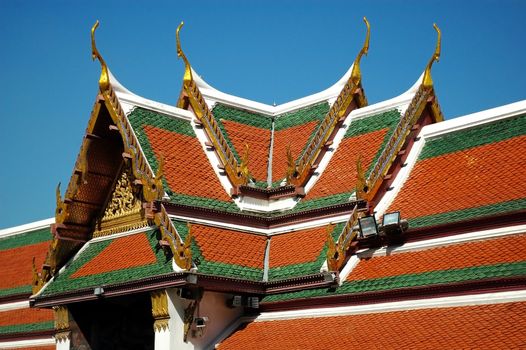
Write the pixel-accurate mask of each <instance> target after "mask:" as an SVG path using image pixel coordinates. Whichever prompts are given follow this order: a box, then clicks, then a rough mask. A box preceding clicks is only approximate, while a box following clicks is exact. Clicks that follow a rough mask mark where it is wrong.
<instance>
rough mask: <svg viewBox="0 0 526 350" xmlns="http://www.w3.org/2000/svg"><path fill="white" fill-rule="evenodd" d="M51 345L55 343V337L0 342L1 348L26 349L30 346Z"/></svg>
mask: <svg viewBox="0 0 526 350" xmlns="http://www.w3.org/2000/svg"><path fill="white" fill-rule="evenodd" d="M49 345H55V338H54V337H49V338H43V339H31V340H16V341H5V342H0V349H26V348H28V347H35V346H49Z"/></svg>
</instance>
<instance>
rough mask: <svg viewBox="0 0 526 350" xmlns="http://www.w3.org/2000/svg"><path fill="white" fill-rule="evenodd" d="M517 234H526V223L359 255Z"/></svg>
mask: <svg viewBox="0 0 526 350" xmlns="http://www.w3.org/2000/svg"><path fill="white" fill-rule="evenodd" d="M517 234H526V225H516V226H509V227H501V228H496V229H491V230H484V231H474V232H469V233H462V234H459V235H454V236H447V237H440V238H432V239H427V240H425V241H417V242H409V243H406V244H404V245H401V246H393V247H382V248H379V249H366V250H363V251H361V252H358V253H357V255H358V256H359V257H360V258H361V259H364V258H365V259H367V258H371V257H373V256H387V255H392V254H398V253H405V252H413V251H418V250H425V249H431V248H438V247H445V246H449V245H453V244H460V243H468V242H474V241H482V240H488V239H493V238H499V237H504V236H511V235H517Z"/></svg>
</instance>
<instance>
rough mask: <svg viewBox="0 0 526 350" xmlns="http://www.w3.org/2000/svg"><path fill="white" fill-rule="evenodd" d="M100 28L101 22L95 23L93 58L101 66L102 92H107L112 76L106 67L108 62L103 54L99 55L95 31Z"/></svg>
mask: <svg viewBox="0 0 526 350" xmlns="http://www.w3.org/2000/svg"><path fill="white" fill-rule="evenodd" d="M98 27H99V20H97V21H96V22H95V24H94V25H93V27H91V58H92V59H93V60H94V61H95V58H97V59H98V60H99V62H100V65H101V72H100V78H99V88H100V91H106V90H108V89H109V87H110V76H109V73H108V66H107V65H106V61H104V59H103V58H102V56H101V54H100V53H99V50H97V45H96V44H95V31H96V30H97V28H98Z"/></svg>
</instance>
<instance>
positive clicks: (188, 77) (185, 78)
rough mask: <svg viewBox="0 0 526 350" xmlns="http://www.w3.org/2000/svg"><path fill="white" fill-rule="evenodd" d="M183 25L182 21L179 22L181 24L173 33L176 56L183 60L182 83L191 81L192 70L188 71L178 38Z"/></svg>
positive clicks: (188, 64) (188, 65)
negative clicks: (175, 43)
mask: <svg viewBox="0 0 526 350" xmlns="http://www.w3.org/2000/svg"><path fill="white" fill-rule="evenodd" d="M183 25H184V21H181V24H179V26H178V27H177V30H176V31H175V37H176V40H177V56H178V57H181V58H182V59H183V61H184V65H185V69H184V76H183V81H192V70H191V69H190V62H188V59H187V58H186V55H185V54H184V52H183V49H182V48H181V39H180V38H179V31H180V30H181V28H182V27H183Z"/></svg>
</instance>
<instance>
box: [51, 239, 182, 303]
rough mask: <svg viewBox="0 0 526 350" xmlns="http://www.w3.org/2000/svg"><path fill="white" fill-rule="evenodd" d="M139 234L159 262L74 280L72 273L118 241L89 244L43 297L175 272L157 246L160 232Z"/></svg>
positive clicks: (56, 278)
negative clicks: (146, 240)
mask: <svg viewBox="0 0 526 350" xmlns="http://www.w3.org/2000/svg"><path fill="white" fill-rule="evenodd" d="M138 234H142V235H146V236H147V237H148V240H149V242H150V246H151V248H152V251H153V252H154V254H155V256H156V258H157V263H154V264H150V265H143V266H137V267H131V268H127V269H121V270H116V271H109V272H104V273H99V274H95V275H89V276H82V277H77V278H71V275H72V274H74V273H75V272H76V271H77V270H79V269H80V268H82V266H84V265H85V264H87V263H88V262H90V261H91V260H92V259H93V258H95V257H96V256H97V255H99V254H100V253H101V252H102V251H103V250H104V249H105V248H106V247H107V246H108V245H109V244H110V243H111V242H112V241H114V240H116V239H118V238H114V239H107V240H104V241H99V242H94V243H89V246H88V247H87V248H86V249H85V250H84V251H82V252H81V253H80V255H79V256H78V257H77V258H76V259H74V260H73V261H70V262H68V264H66V270H65V271H63V272H62V273H60V274H59V275H58V276H56V277H55V280H54V281H53V282H52V283H51V284H50V285H48V286H47V287H46V288H45V289H44V291H43V294H42V295H44V296H48V295H53V294H57V293H61V292H66V291H70V290H76V289H82V288H89V287H98V286H105V285H113V284H118V283H123V282H131V281H136V280H140V279H143V278H146V277H151V276H157V275H162V274H166V273H170V272H173V269H172V260H171V259H167V258H166V256H165V255H164V253H163V250H162V249H159V247H158V240H157V231H153V230H152V231H148V232H147V233H138Z"/></svg>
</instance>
